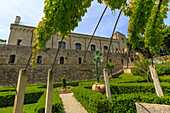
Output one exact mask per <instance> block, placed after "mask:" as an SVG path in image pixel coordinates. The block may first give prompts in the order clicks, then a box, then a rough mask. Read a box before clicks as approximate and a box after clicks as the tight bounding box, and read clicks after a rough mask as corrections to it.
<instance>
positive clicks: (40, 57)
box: [37, 56, 42, 64]
mask: <svg viewBox="0 0 170 113" xmlns="http://www.w3.org/2000/svg"><path fill="white" fill-rule="evenodd" d="M41 63H42V56H38V58H37V64H41Z"/></svg>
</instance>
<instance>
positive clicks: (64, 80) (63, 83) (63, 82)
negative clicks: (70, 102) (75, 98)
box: [61, 75, 66, 88]
mask: <svg viewBox="0 0 170 113" xmlns="http://www.w3.org/2000/svg"><path fill="white" fill-rule="evenodd" d="M61 82H62V87H64V88H66V77H65V75H64V76H63V77H62V78H61Z"/></svg>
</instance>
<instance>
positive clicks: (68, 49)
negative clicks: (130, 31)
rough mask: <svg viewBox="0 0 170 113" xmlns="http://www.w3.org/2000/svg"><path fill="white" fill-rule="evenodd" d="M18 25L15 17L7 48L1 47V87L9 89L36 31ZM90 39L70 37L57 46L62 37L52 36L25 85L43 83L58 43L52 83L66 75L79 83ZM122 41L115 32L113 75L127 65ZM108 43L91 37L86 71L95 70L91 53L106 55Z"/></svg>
mask: <svg viewBox="0 0 170 113" xmlns="http://www.w3.org/2000/svg"><path fill="white" fill-rule="evenodd" d="M19 23H20V17H17V18H16V21H15V23H14V24H11V26H10V35H9V40H8V44H7V45H6V44H1V45H0V77H1V80H2V81H1V82H0V85H9V84H10V83H9V82H12V83H14V84H16V82H17V77H18V72H19V70H20V69H22V68H25V66H26V64H27V61H28V59H29V57H30V54H31V51H32V47H31V46H32V43H33V42H34V41H35V37H34V33H33V31H34V29H35V27H31V26H25V25H20V24H19ZM90 38H91V36H90V35H85V34H78V33H71V34H69V35H68V37H67V38H66V41H65V42H60V40H61V36H59V35H58V34H56V35H53V36H51V39H50V40H49V41H48V42H47V43H46V48H47V50H46V51H41V52H40V53H39V55H38V58H37V65H36V66H35V68H34V69H33V70H32V69H31V67H29V75H28V84H34V83H46V78H47V72H48V69H50V68H51V65H52V63H53V61H54V57H55V54H56V51H57V48H58V47H59V43H61V47H60V48H61V49H60V51H59V55H58V57H57V62H56V64H55V68H54V70H55V82H57V81H60V79H61V77H62V76H63V75H66V78H67V80H69V81H74V80H82V75H80V74H79V71H80V70H81V64H82V61H83V56H84V53H85V48H87V46H88V43H89V41H90ZM125 40H126V37H125V35H123V34H122V33H120V32H116V33H115V35H114V37H113V41H112V45H111V53H110V55H109V62H113V63H114V64H115V66H116V67H115V71H116V70H119V69H120V68H122V67H123V65H125V64H126V46H125ZM109 43H110V38H106V37H98V36H94V38H93V40H92V42H91V44H90V47H89V49H88V52H87V55H86V63H85V67H86V68H90V69H91V70H93V69H94V63H93V57H94V51H95V50H96V49H99V50H100V51H103V52H104V53H106V52H107V50H108V47H109ZM104 59H106V54H104ZM103 66H104V62H103V63H102V66H101V67H100V74H102V68H103ZM87 78H88V79H91V78H94V76H93V72H90V73H89V76H87ZM6 81H7V82H6Z"/></svg>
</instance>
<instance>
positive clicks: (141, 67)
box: [131, 58, 151, 77]
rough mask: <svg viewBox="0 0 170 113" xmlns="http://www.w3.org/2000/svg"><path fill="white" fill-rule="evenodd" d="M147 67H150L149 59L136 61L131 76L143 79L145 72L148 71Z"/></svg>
mask: <svg viewBox="0 0 170 113" xmlns="http://www.w3.org/2000/svg"><path fill="white" fill-rule="evenodd" d="M149 65H151V61H149V59H145V58H143V59H142V61H139V60H136V61H135V66H137V67H134V68H132V70H131V71H132V73H133V75H136V76H142V77H145V76H146V75H147V72H148V71H149Z"/></svg>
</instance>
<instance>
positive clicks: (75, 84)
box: [39, 81, 80, 88]
mask: <svg viewBox="0 0 170 113" xmlns="http://www.w3.org/2000/svg"><path fill="white" fill-rule="evenodd" d="M79 82H80V81H73V82H66V86H78V85H79ZM57 87H62V83H61V82H58V83H54V84H53V88H57ZM39 88H47V84H41V85H40V86H39Z"/></svg>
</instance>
